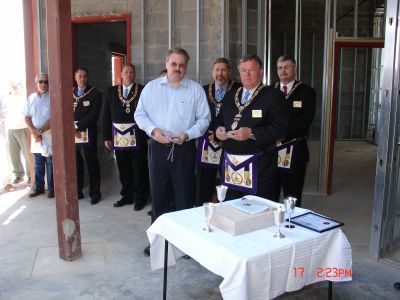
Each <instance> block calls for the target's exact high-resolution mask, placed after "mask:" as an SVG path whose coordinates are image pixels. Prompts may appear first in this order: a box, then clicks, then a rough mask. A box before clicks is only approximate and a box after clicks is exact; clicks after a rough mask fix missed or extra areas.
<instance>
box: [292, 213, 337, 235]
mask: <svg viewBox="0 0 400 300" xmlns="http://www.w3.org/2000/svg"><path fill="white" fill-rule="evenodd" d="M292 223H293V224H296V225H299V226H301V227H304V228H307V229H310V230H313V231H316V232H320V233H321V232H325V231H328V230H331V229H334V228H337V227H340V226H343V225H344V223H342V222H339V221H335V220H333V219H330V218H328V217H325V216H321V215H318V214H316V213H313V212H308V213H305V214H303V215H300V216H296V217H293V218H292Z"/></svg>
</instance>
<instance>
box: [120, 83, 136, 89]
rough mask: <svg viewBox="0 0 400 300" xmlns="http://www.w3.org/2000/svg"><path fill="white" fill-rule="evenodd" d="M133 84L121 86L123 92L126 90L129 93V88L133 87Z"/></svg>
mask: <svg viewBox="0 0 400 300" xmlns="http://www.w3.org/2000/svg"><path fill="white" fill-rule="evenodd" d="M134 83H135V82H132V83H131V84H130V85H128V86H125V85H124V84H122V87H123V89H124V90H125V89H128V91H130V90H131V88H132V87H133V84H134Z"/></svg>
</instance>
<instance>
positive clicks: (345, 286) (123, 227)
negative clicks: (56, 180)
mask: <svg viewBox="0 0 400 300" xmlns="http://www.w3.org/2000/svg"><path fill="white" fill-rule="evenodd" d="M317 148H318V145H317V143H311V149H312V152H313V153H314V154H312V157H313V158H316V157H318V154H317V153H318V150H317ZM335 149H336V150H335V165H334V184H333V195H332V196H330V197H325V196H323V195H319V194H318V193H316V192H315V182H316V181H315V176H316V174H317V172H316V170H317V168H316V162H315V161H316V159H313V160H312V162H311V163H310V167H309V170H308V179H307V182H306V187H305V196H304V200H303V203H304V207H307V208H310V209H312V210H315V211H317V212H320V213H322V214H326V215H327V216H330V217H332V218H336V219H338V220H341V221H343V222H344V223H345V224H346V225H345V226H344V227H343V230H344V231H345V233H346V235H347V237H348V239H349V241H350V244H351V245H352V249H353V281H352V282H348V283H338V284H334V293H333V295H334V299H346V300H347V299H363V300H365V299H400V291H396V290H394V288H393V282H395V281H400V269H396V268H394V267H391V266H388V265H387V264H384V263H381V262H376V261H373V260H370V259H369V258H368V244H369V232H370V222H371V211H372V201H373V193H374V176H375V163H376V150H377V148H376V146H373V145H370V144H367V143H364V142H337V143H336V144H335ZM27 192H28V190H27V189H26V187H24V185H21V186H20V187H19V188H17V190H16V191H14V192H10V193H3V194H1V195H0V299H1V300H3V299H7V300H8V299H18V300H20V299H41V300H42V299H161V295H162V270H159V271H155V272H152V271H151V270H150V263H149V258H146V257H144V256H143V253H142V250H143V249H144V247H145V246H146V245H147V237H146V234H145V231H146V229H147V228H148V226H149V225H150V218H149V217H148V216H147V214H146V212H147V211H148V210H149V209H150V205H149V206H147V207H146V208H145V209H144V210H142V211H140V212H134V211H133V209H132V208H133V207H132V206H125V207H122V208H113V207H112V204H113V202H115V201H116V200H118V199H119V195H118V192H119V182H118V176H117V170H116V168H115V166H114V164H113V162H112V161H111V162H110V163H108V164H107V165H105V166H104V168H103V185H102V192H103V201H101V202H100V203H99V204H97V205H95V206H91V205H90V203H89V199H84V200H80V202H79V208H80V222H81V235H82V249H83V257H82V258H80V259H78V260H76V261H74V262H64V261H62V260H59V259H58V246H57V232H56V217H55V204H54V199H48V198H46V197H37V198H34V199H29V198H28V197H27V196H26V195H25V194H26V193H27ZM85 192H86V194H87V191H85ZM168 274H169V280H168V299H179V300H181V299H188V300H189V299H211V300H217V299H221V295H220V293H219V290H218V286H219V284H220V282H221V281H222V278H221V277H219V276H216V275H214V274H212V273H211V272H209V271H208V270H206V269H204V268H203V267H202V266H200V265H199V264H198V263H197V262H196V261H194V260H193V259H191V260H182V259H181V260H179V261H178V263H177V265H176V266H174V267H172V268H170V269H169V273H168ZM326 297H327V283H325V282H324V283H318V284H314V285H311V286H308V287H305V288H304V289H302V290H301V291H298V292H294V293H287V294H284V295H282V296H280V297H279V298H278V299H315V300H316V299H326Z"/></svg>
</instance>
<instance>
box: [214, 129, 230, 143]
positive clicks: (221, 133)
mask: <svg viewBox="0 0 400 300" xmlns="http://www.w3.org/2000/svg"><path fill="white" fill-rule="evenodd" d="M225 133H226V129H225V127H222V126H220V127H218V128H217V130H216V131H215V135H216V136H217V138H218V139H219V140H220V141H225V140H227V139H228V138H229V137H228V136H226V135H225Z"/></svg>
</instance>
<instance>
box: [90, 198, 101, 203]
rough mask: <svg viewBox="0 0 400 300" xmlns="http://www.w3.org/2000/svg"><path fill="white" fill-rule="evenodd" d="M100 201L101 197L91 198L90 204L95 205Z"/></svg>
mask: <svg viewBox="0 0 400 300" xmlns="http://www.w3.org/2000/svg"><path fill="white" fill-rule="evenodd" d="M99 202H100V197H93V198H90V204H92V205H95V204H97V203H99Z"/></svg>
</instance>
